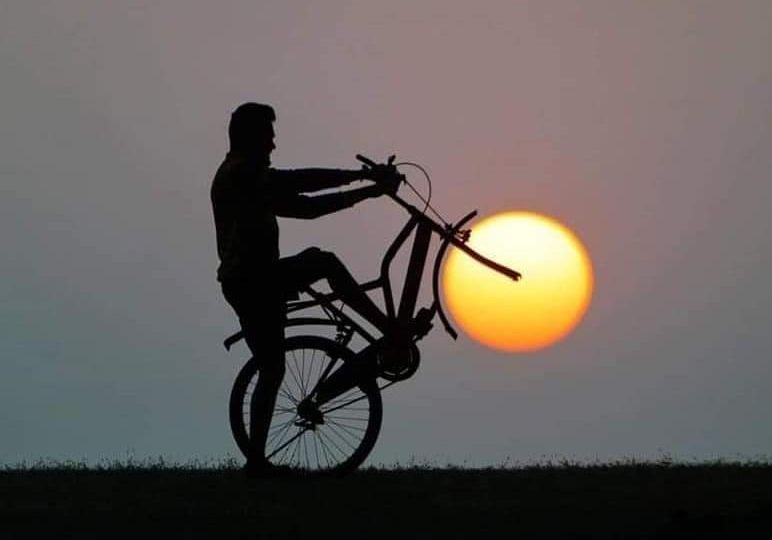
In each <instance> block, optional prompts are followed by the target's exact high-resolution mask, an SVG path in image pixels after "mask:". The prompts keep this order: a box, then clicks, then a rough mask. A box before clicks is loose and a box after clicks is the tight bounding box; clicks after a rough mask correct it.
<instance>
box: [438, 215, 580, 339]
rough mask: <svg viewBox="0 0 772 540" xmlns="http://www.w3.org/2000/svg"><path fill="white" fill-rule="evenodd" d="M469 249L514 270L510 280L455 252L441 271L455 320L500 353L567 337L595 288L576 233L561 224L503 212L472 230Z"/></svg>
mask: <svg viewBox="0 0 772 540" xmlns="http://www.w3.org/2000/svg"><path fill="white" fill-rule="evenodd" d="M469 246H470V247H471V248H473V249H475V250H477V251H479V252H480V253H482V254H483V255H485V256H487V257H489V258H491V259H493V260H494V261H496V262H498V263H501V264H504V265H506V266H508V267H510V268H512V269H513V270H517V271H518V272H520V273H521V274H522V275H523V278H522V279H521V280H520V281H519V282H517V283H515V282H513V281H512V280H511V279H509V278H507V277H505V276H502V275H500V274H498V273H496V272H495V271H493V270H490V269H488V268H486V267H485V266H483V265H482V264H480V263H478V262H476V261H474V260H473V259H472V258H470V257H468V256H467V255H465V254H464V253H462V252H461V251H459V250H457V249H454V250H453V251H451V253H450V254H449V256H448V260H447V262H446V263H445V267H444V271H443V284H444V287H443V289H444V293H445V300H446V302H447V305H448V310H449V311H450V313H451V315H452V316H453V319H454V320H455V321H456V322H457V323H458V325H459V326H461V328H463V330H464V331H465V332H466V333H467V334H468V335H469V336H470V337H472V338H473V339H475V340H477V341H479V342H480V343H482V344H484V345H487V346H489V347H493V348H495V349H500V350H504V351H513V352H514V351H518V352H525V351H534V350H537V349H542V348H544V347H547V346H549V345H552V344H553V343H555V342H557V341H559V340H560V339H561V338H563V337H565V336H566V335H568V334H569V333H570V332H571V331H572V330H573V329H574V328H575V327H576V325H577V324H578V323H579V321H580V320H581V319H582V316H583V315H584V313H585V312H586V311H587V307H588V306H589V304H590V298H591V296H592V289H593V273H592V263H591V261H590V257H589V255H588V253H587V250H586V249H585V248H584V246H583V245H582V243H581V241H580V240H579V238H578V237H577V236H576V235H575V234H574V233H573V232H571V230H569V229H568V228H567V227H565V226H564V225H562V224H561V223H559V222H558V221H556V220H554V219H552V218H550V217H547V216H544V215H541V214H536V213H532V212H506V213H502V214H497V215H495V216H492V217H489V218H487V219H485V220H483V221H481V222H479V223H478V224H476V225H474V226H473V227H472V235H471V238H470V240H469Z"/></svg>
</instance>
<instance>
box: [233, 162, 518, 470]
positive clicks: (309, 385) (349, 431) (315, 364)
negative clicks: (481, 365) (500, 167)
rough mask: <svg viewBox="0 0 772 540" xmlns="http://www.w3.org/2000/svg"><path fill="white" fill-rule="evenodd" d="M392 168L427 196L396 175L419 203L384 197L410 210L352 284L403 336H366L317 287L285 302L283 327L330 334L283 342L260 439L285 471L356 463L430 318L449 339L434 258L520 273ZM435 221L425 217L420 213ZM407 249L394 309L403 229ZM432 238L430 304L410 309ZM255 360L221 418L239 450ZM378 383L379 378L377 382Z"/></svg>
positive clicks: (244, 445) (411, 370)
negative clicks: (373, 297) (370, 294)
mask: <svg viewBox="0 0 772 540" xmlns="http://www.w3.org/2000/svg"><path fill="white" fill-rule="evenodd" d="M357 159H359V160H360V161H361V162H362V163H364V164H365V165H366V166H369V167H375V166H376V163H375V162H373V161H372V160H370V159H368V158H366V157H364V156H361V155H357ZM393 162H394V156H391V157H390V158H389V160H388V165H390V166H391V165H393V166H394V168H395V170H396V167H400V166H413V167H416V168H418V169H420V170H421V172H423V174H424V176H425V177H426V180H427V182H428V183H429V195H428V197H427V198H423V197H422V196H421V195H420V193H419V192H418V191H417V190H416V189H415V188H414V187H413V186H412V184H410V183H409V182H408V181H407V180H406V178H405V177H404V175H401V179H402V181H403V182H404V183H405V184H407V185H408V186H409V187H410V188H411V189H412V190H413V191H414V192H415V193H416V195H418V197H419V198H421V199H422V201H423V202H424V203H425V206H424V209H423V210H419V209H418V208H417V207H415V206H413V205H411V204H409V203H408V202H407V201H405V200H404V199H403V198H402V197H400V196H399V195H397V194H396V193H395V194H393V195H390V197H391V199H392V200H393V201H395V202H396V203H397V204H399V205H400V206H401V207H402V208H404V209H405V210H406V211H407V212H408V214H409V215H410V218H409V220H408V221H407V223H406V224H405V225H404V226H403V228H402V229H401V230H400V232H399V233H398V234H397V236H396V238H395V239H394V240H393V241H392V243H391V244H390V246H389V247H388V249H387V250H386V253H385V254H384V256H383V259H382V261H381V266H380V275H379V276H378V277H377V278H375V279H373V280H371V281H367V282H365V283H362V284H361V288H362V289H363V290H364V291H373V290H378V289H380V290H381V291H382V293H383V302H384V305H385V308H386V315H387V316H388V318H389V319H390V320H394V319H398V320H399V321H400V323H401V325H402V327H404V328H408V329H409V333H408V334H407V335H402V336H397V337H396V338H395V337H394V336H389V337H388V338H386V337H384V336H375V335H373V334H372V333H370V332H369V331H368V330H367V329H365V328H364V327H363V326H362V325H361V324H359V323H358V322H357V321H356V320H355V319H353V318H352V317H350V316H349V315H348V314H347V313H345V312H344V311H343V309H344V307H345V306H344V305H341V306H340V307H338V306H336V305H335V304H334V302H335V301H336V300H338V298H336V295H335V294H334V293H322V292H320V291H318V290H316V289H314V288H313V287H307V288H306V289H304V290H303V291H302V292H304V293H306V294H307V295H308V296H310V297H311V298H310V300H300V299H294V300H289V301H288V302H287V321H286V328H287V329H292V328H300V329H305V328H307V327H309V326H320V327H327V329H329V330H334V331H335V335H334V337H332V338H330V337H326V336H322V335H319V333H318V332H317V333H313V334H302V335H292V336H289V337H287V338H286V340H285V361H286V368H287V369H286V374H285V377H284V381H283V382H282V386H281V388H280V389H279V394H278V397H277V401H276V407H275V409H274V413H273V419H272V421H271V426H270V429H269V434H268V438H267V442H266V449H265V452H266V457H267V458H268V460H269V461H271V462H272V463H274V464H283V465H289V466H291V467H292V468H295V469H301V470H306V471H317V472H323V473H325V472H326V473H340V474H342V473H346V472H350V471H352V470H354V469H356V468H357V467H358V466H359V465H360V464H361V463H362V462H363V461H364V460H365V459H366V458H367V456H368V454H369V453H370V451H371V450H372V449H373V447H374V445H375V442H376V439H377V438H378V434H379V432H380V428H381V422H382V418H383V402H382V398H381V392H382V391H383V390H385V389H386V388H388V387H390V386H392V385H393V384H396V383H397V382H401V381H404V380H407V379H409V378H410V377H411V376H413V375H414V374H415V372H416V371H417V369H418V367H419V364H420V352H419V350H418V346H417V343H418V341H420V340H421V339H422V338H423V337H425V336H426V335H427V334H428V332H429V331H430V330H431V329H432V328H433V325H432V320H433V319H434V317H435V315H436V316H438V317H439V319H440V321H441V323H442V325H443V326H444V328H445V330H446V332H447V333H448V334H450V336H451V337H452V338H453V339H456V338H457V337H458V334H457V332H456V331H455V329H454V328H453V326H452V325H451V324H450V322H449V321H448V318H447V316H446V315H445V312H444V310H443V308H442V302H441V299H440V294H439V274H440V268H441V264H442V260H443V257H444V255H445V253H446V251H447V249H448V247H449V246H450V245H453V246H455V247H456V248H458V249H460V250H462V251H463V252H465V253H466V254H467V255H469V256H471V257H472V258H474V259H475V260H477V261H478V262H480V263H482V264H484V265H486V266H488V267H489V268H491V269H493V270H495V271H497V272H500V273H502V274H504V275H506V276H508V277H510V278H511V279H513V280H514V281H517V280H519V279H520V277H521V275H520V274H519V273H518V272H516V271H514V270H511V269H509V268H507V267H505V266H503V265H500V264H498V263H496V262H494V261H492V260H490V259H488V258H486V257H484V256H483V255H481V254H480V253H478V252H476V251H474V250H473V249H471V248H470V247H469V246H468V245H467V242H468V240H469V237H470V231H469V230H465V229H463V228H462V227H463V226H464V225H465V224H467V223H468V222H469V221H470V220H471V219H472V218H474V217H475V216H476V215H477V211H476V210H475V211H472V212H469V213H468V214H466V215H465V216H464V217H463V218H461V219H460V220H458V221H457V222H456V223H455V224H452V223H449V222H446V221H445V220H444V219H443V218H442V216H440V215H439V213H438V212H437V211H436V210H434V208H432V207H431V205H430V200H431V180H430V178H429V175H428V173H427V172H426V170H425V169H424V168H423V167H421V166H420V165H418V164H416V163H411V162H403V163H398V164H396V165H394V164H393ZM429 210H431V211H432V213H433V214H434V215H435V216H436V217H437V218H438V219H439V222H438V221H435V220H434V219H432V218H430V217H429V216H428V215H427V211H429ZM411 234H412V235H413V245H412V249H411V251H410V257H409V260H408V263H407V270H406V273H405V279H404V284H403V287H402V294H401V297H400V302H399V304H398V305H396V306H395V303H394V295H393V288H392V282H391V279H390V277H389V270H390V267H391V265H392V262H393V261H394V258H395V257H396V255H397V253H398V252H399V250H400V249H401V248H402V246H403V245H404V244H405V242H406V241H407V239H408V238H409V237H410V235H411ZM433 234H437V235H438V236H439V237H440V240H441V244H440V246H439V248H438V250H437V252H436V254H435V258H434V268H433V272H432V294H433V301H432V303H431V304H430V305H429V306H428V307H422V308H420V309H418V311H416V309H415V308H416V304H417V301H418V296H419V292H420V287H421V278H422V275H423V271H424V268H425V266H426V262H427V256H428V252H429V248H430V243H431V238H432V235H433ZM311 308H320V309H321V310H322V312H323V314H324V316H323V317H321V316H320V317H316V316H291V315H292V314H296V313H297V312H299V311H304V310H308V309H311ZM242 338H243V334H242V332H237V333H235V334H233V335H232V336H230V337H228V338H227V339H226V340H225V342H224V345H225V348H226V349H227V350H230V348H231V346H232V345H233V344H234V343H236V342H237V341H239V340H240V339H242ZM354 338H356V339H357V340H359V341H361V342H363V343H364V346H363V347H362V348H361V349H360V350H358V351H354V350H352V348H351V346H350V345H351V343H352V341H353V340H354ZM259 372H260V366H259V359H257V358H254V357H253V358H250V359H249V360H248V361H247V362H246V364H244V366H243V367H242V368H241V370H240V371H239V373H238V375H237V376H236V379H235V381H234V384H233V388H232V390H231V395H230V403H229V420H230V426H231V431H232V433H233V437H234V439H235V441H236V444H237V446H238V448H239V450H240V451H241V452H242V453H243V454H244V455H245V456H246V455H247V450H248V445H249V433H248V426H249V414H250V400H251V395H252V391H253V389H254V387H255V384H256V383H257V378H258V377H259ZM381 379H382V380H383V381H385V382H380V380H381Z"/></svg>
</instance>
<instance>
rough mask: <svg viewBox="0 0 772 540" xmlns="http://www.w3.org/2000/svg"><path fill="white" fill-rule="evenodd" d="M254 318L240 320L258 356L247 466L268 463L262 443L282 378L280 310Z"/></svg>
mask: <svg viewBox="0 0 772 540" xmlns="http://www.w3.org/2000/svg"><path fill="white" fill-rule="evenodd" d="M271 311H276V313H270V314H266V315H267V316H266V317H260V319H258V320H256V321H247V322H246V324H243V323H242V327H243V328H244V334H245V338H246V342H247V346H248V347H249V350H250V351H251V352H252V356H253V357H255V358H257V359H259V361H260V370H259V372H258V379H257V384H256V385H255V389H254V391H253V392H252V399H251V400H250V404H249V452H248V455H247V469H261V468H263V467H265V466H267V465H268V460H267V459H266V456H265V445H266V441H267V438H268V431H269V429H270V427H271V419H272V418H273V410H274V407H275V406H276V397H277V395H278V393H279V387H280V386H281V383H282V380H283V379H284V371H285V366H284V317H283V314H282V312H281V311H280V310H278V309H276V310H271Z"/></svg>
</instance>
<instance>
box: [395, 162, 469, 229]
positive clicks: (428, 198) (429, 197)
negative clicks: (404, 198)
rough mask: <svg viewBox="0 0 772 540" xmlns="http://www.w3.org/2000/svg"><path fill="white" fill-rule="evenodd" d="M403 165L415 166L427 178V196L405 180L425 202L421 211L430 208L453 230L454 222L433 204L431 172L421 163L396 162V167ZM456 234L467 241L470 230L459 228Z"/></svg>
mask: <svg viewBox="0 0 772 540" xmlns="http://www.w3.org/2000/svg"><path fill="white" fill-rule="evenodd" d="M402 165H407V166H410V167H415V168H416V169H418V170H419V171H421V172H422V173H423V175H424V178H426V184H427V186H428V188H429V193H428V194H427V196H426V198H424V196H423V195H421V193H420V192H419V191H418V190H417V189H416V188H415V186H413V184H411V183H410V182H409V181H408V180H407V178H405V180H404V182H405V184H407V186H408V187H409V188H410V189H411V190H412V191H413V193H415V194H416V196H417V197H418V198H419V199H420V200H421V202H423V203H424V209H423V211H422V212H421V213H422V214H424V215H426V212H427V210H430V211H431V212H432V213H433V214H434V215H435V216H436V217H437V219H439V220H440V221H441V222H442V225H443V226H444V227H445V230H446V231H451V230H452V229H453V224H452V223H450V222H448V221H447V220H446V219H445V218H443V217H442V215H440V213H439V212H438V211H437V210H436V209H435V208H434V207H433V206H432V205H431V200H432V180H431V178H430V177H429V173H428V172H426V169H424V168H423V167H422V166H421V165H419V164H418V163H414V162H412V161H402V162H400V163H396V164H395V165H394V166H395V167H400V166H402ZM456 235H457V236H458V237H459V239H460V240H461V241H462V242H464V243H466V242H467V240H469V231H464V230H459V231H456Z"/></svg>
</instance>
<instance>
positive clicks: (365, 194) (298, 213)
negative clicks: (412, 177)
mask: <svg viewBox="0 0 772 540" xmlns="http://www.w3.org/2000/svg"><path fill="white" fill-rule="evenodd" d="M387 190H388V186H386V187H384V186H383V185H379V184H374V185H371V186H365V187H361V188H357V189H351V190H348V191H341V192H339V193H328V194H325V195H317V196H315V197H306V196H304V195H297V194H293V195H287V196H284V197H279V198H278V199H276V200H275V201H274V202H275V205H274V212H276V215H277V216H281V217H291V218H299V219H314V218H317V217H320V216H324V215H327V214H332V213H334V212H337V211H339V210H343V209H344V208H349V207H351V206H354V205H355V204H357V203H358V202H361V201H364V200H365V199H370V198H373V197H379V196H380V195H383V194H384V193H387Z"/></svg>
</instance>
